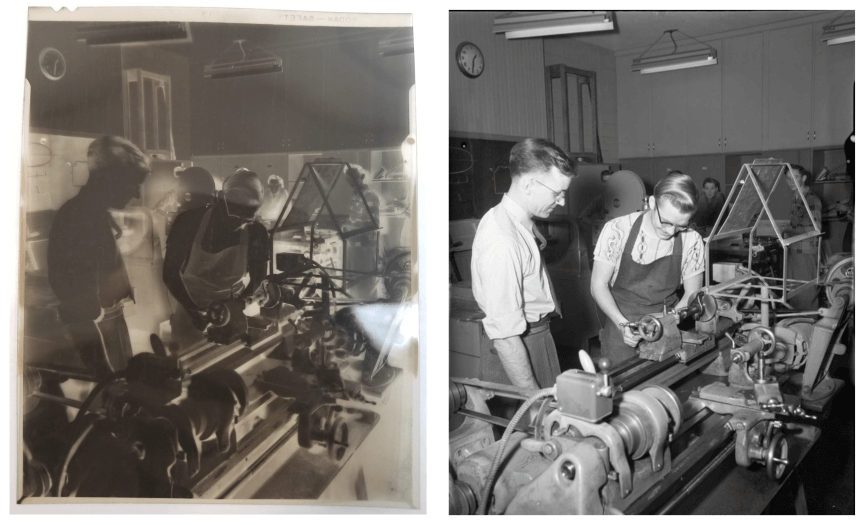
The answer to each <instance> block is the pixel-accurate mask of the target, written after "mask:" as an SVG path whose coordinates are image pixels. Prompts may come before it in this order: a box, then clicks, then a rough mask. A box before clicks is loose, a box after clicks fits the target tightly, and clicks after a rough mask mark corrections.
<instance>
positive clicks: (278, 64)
mask: <svg viewBox="0 0 865 525" xmlns="http://www.w3.org/2000/svg"><path fill="white" fill-rule="evenodd" d="M235 46H237V48H239V50H240V56H239V57H237V53H235V52H234V51H233V48H234V47H235ZM229 52H231V56H232V58H234V57H237V58H239V60H237V59H234V60H228V59H227V58H226V56H227V55H228V54H229ZM224 58H225V59H224ZM264 73H282V59H281V58H279V57H278V56H276V55H274V54H272V53H268V52H267V51H265V50H263V49H261V48H258V47H253V46H251V45H249V43H248V42H247V41H246V40H235V41H234V43H233V44H231V46H229V48H228V49H226V50H225V51H224V52H223V53H222V55H220V56H219V58H217V59H216V60H215V61H214V62H213V63H212V64H209V65H206V66H204V78H211V79H216V78H231V77H243V76H249V75H261V74H264Z"/></svg>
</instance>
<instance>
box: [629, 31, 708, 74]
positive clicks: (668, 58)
mask: <svg viewBox="0 0 865 525" xmlns="http://www.w3.org/2000/svg"><path fill="white" fill-rule="evenodd" d="M673 33H682V32H681V31H679V30H678V29H668V30H667V31H664V33H663V34H662V35H661V37H660V38H658V39H657V40H655V42H654V43H653V44H652V45H651V46H649V49H647V50H645V51H643V53H642V54H641V55H640V56H638V57H637V58H635V59H634V62H633V63H632V64H631V71H633V72H637V71H639V72H640V74H642V75H647V74H649V73H661V72H663V71H674V70H676V69H688V68H692V67H702V66H712V65H715V64H717V63H718V50H717V49H715V48H714V47H712V46H710V45H709V44H706V43H705V42H702V41H700V40H697V39H696V38H694V37H692V36H688V35H686V34H685V33H682V34H683V35H685V36H686V37H688V38H690V39H691V40H694V41H695V42H699V43H700V44H703V46H705V47H702V48H700V49H694V50H690V51H678V49H679V45H678V44H677V43H676V39H675V38H673ZM667 34H669V35H670V40H671V41H672V42H673V51H672V52H670V53H667V54H664V55H652V56H646V53H648V52H649V51H651V50H652V48H653V47H655V44H657V43H658V42H660V41H661V38H664V35H667Z"/></svg>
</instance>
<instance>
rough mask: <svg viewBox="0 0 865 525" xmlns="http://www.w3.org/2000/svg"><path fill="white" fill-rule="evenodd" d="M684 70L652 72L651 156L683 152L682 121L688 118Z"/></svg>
mask: <svg viewBox="0 0 865 525" xmlns="http://www.w3.org/2000/svg"><path fill="white" fill-rule="evenodd" d="M686 74H687V70H678V71H664V72H662V73H653V74H651V75H644V76H651V77H652V156H653V157H656V156H665V155H682V154H684V153H685V135H686V132H685V122H686V121H687V120H688V108H687V105H686V100H687V95H686V93H687V86H686V82H685V76H686Z"/></svg>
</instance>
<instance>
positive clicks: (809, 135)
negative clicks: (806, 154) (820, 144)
mask: <svg viewBox="0 0 865 525" xmlns="http://www.w3.org/2000/svg"><path fill="white" fill-rule="evenodd" d="M805 139H806V140H807V141H808V142H811V132H810V131H809V132H808V133H806V134H805Z"/></svg>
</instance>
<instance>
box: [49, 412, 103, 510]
mask: <svg viewBox="0 0 865 525" xmlns="http://www.w3.org/2000/svg"><path fill="white" fill-rule="evenodd" d="M80 413H81V412H79V414H80ZM94 424H96V421H95V420H94V421H91V422H90V424H89V425H87V427H86V428H85V429H84V431H83V432H81V434H79V435H78V438H77V439H76V440H75V442H74V443H72V446H71V447H70V448H69V452H68V453H67V454H66V460H65V461H64V462H63V469H62V470H61V471H60V479H58V480H57V497H58V498H59V497H61V496H63V486H64V485H65V484H66V470H67V469H68V468H69V463H70V462H71V461H72V457H73V456H75V453H76V452H78V449H79V448H80V447H81V443H83V442H84V438H86V437H87V435H88V434H90V431H91V430H93V425H94Z"/></svg>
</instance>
